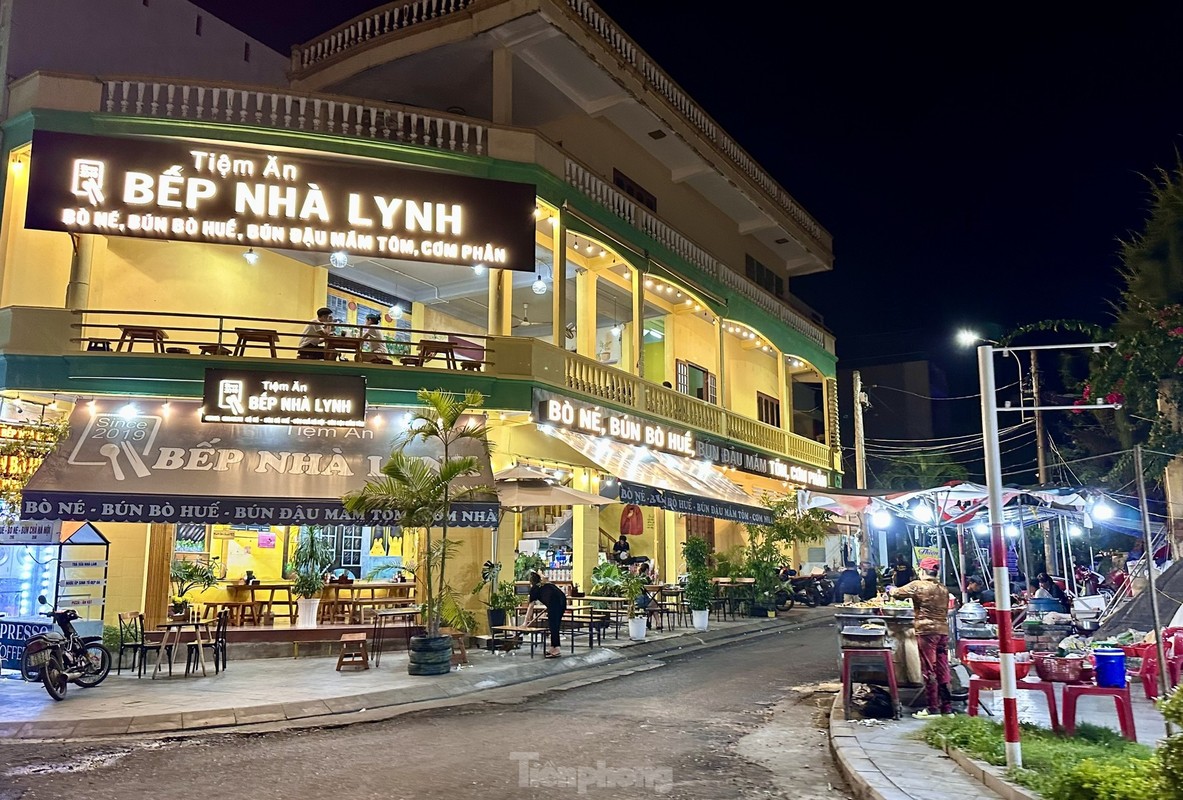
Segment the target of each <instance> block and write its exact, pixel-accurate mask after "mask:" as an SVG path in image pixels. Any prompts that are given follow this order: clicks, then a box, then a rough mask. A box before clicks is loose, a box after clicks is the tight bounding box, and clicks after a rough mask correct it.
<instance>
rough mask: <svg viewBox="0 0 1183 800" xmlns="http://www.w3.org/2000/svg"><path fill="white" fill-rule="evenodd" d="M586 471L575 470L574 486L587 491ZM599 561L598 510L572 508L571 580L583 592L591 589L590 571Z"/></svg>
mask: <svg viewBox="0 0 1183 800" xmlns="http://www.w3.org/2000/svg"><path fill="white" fill-rule="evenodd" d="M591 483H592V481H591V480H590V476H589V475H588V471H587V470H586V469H577V470H575V481H574V485H575V487H576V488H577V489H580V490H584V491H592V490H591V489H588V488H587V487H588V485H589V484H591ZM599 560H600V509H599V508H597V507H596V506H574V507H573V509H572V519H571V580H573V581H574V582H575V583H578V584H579V588H580V589H582V590H583V591H585V592H586V591H589V590H590V589H591V571H592V569H593V568H594V567H595V566H596V564H598V563H599Z"/></svg>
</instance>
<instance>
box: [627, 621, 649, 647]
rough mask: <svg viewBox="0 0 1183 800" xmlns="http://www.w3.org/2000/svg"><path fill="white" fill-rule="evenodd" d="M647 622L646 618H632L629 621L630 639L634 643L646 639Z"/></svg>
mask: <svg viewBox="0 0 1183 800" xmlns="http://www.w3.org/2000/svg"><path fill="white" fill-rule="evenodd" d="M646 622H647V620H646V619H645V617H644V616H640V617H630V618H629V621H628V638H630V639H632V640H633V641H634V642H640V641H643V640H644V639H645V626H646Z"/></svg>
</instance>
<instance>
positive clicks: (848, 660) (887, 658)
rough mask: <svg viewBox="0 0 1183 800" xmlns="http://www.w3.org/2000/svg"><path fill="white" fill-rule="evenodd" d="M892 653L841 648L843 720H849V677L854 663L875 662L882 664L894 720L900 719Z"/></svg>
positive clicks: (889, 649) (878, 650)
mask: <svg viewBox="0 0 1183 800" xmlns="http://www.w3.org/2000/svg"><path fill="white" fill-rule="evenodd" d="M893 654H894V651H892V649H891V648H889V647H885V648H878V647H875V648H870V647H868V648H856V647H844V648H842V699H843V702H844V704H845V705H844V711H845V713H846V716H845V719H850V701H851V695H852V694H853V692H852V691H851V683H852V681H851V677H852V673H853V672H854V669H853V667H855V666H856V664H855V662H857V661H860V660H864V661H876V662H879V663H882V664H883V667H884V669H885V670H886V672H887V685H888V687H889V688H890V689H891V707H892V710H893V711H894V714H893V716H894V718H895V719H899V717H900V690H899V686H897V685H896V681H895V664H894V663H893V662H892V656H893Z"/></svg>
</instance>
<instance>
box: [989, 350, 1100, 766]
mask: <svg viewBox="0 0 1183 800" xmlns="http://www.w3.org/2000/svg"><path fill="white" fill-rule="evenodd" d="M1116 346H1117V345H1116V343H1114V342H1106V343H1103V344H1099V343H1089V344H1070V345H1033V346H1028V347H1017V348H1003V352H1008V353H1011V354H1012V355H1013V353H1014V351H1015V350H1072V349H1079V348H1086V347H1087V348H1090V349H1092V350H1094V351H1095V350H1099V349H1100V348H1101V347H1116ZM994 353H995V348H994V347H993V346H992V345H991V344H983V345H979V346H978V380H979V384H980V386H981V393H982V449H983V450H984V452H985V457H986V491H987V496H988V498H989V502H988V506H987V508H988V511H989V513H990V559H991V561H992V562H993V566H994V585H995V602H996V603H997V612H998V650H999V662H1000V663H999V666H1000V672H1001V673H1002V675H1001V678H1002V716H1003V735H1004V738H1005V740H1006V766H1007V768H1008V769H1014V768H1015V767H1021V766H1023V751H1022V748H1021V746H1020V744H1019V710H1018V694H1019V692H1018V682H1017V681H1016V679H1015V631H1014V625H1013V623H1012V621H1011V606H1010V572H1009V571H1008V570H1007V568H1006V539H1005V537H1004V536H1003V517H1002V454H1001V447H1000V445H999V442H998V412H999V411H1000V410H1004V411H1005V410H1009V411H1013V410H1015V409H1010V408H1006V409H999V408H998V398H997V397H996V396H995V392H996V391H997V390H996V388H995V385H994ZM1015 358H1016V359H1017V358H1018V356H1015ZM1020 369H1021V367H1020ZM1116 407H1117V404H1115V403H1097V404H1096V406H1094V408H1116ZM1032 408H1033V410H1034V411H1036V412H1039V411H1052V410H1079V406H1040V405H1039V401H1038V399H1036V401H1035V402H1034V403H1032Z"/></svg>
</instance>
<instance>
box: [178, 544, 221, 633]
mask: <svg viewBox="0 0 1183 800" xmlns="http://www.w3.org/2000/svg"><path fill="white" fill-rule="evenodd" d="M216 562H217V559H216V558H211V559H210V560H209V561H193V560H190V559H177V560H176V561H174V562H173V563H172V564H171V565H170V566H169V571H168V579H169V581H171V582H172V585H173V596H172V598H171V599H170V602H169V608H168V613H169V616H170V617H173V618H174V619H182V618H184V617H186V616H187V615H188V614H189V592H191V591H193V590H194V589H198V590H200V591H202V592H204V591H205V590H206V589H208V588H210V587H211V586H213V585H214V584H215V583H217V582H218V569H217V563H216Z"/></svg>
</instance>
